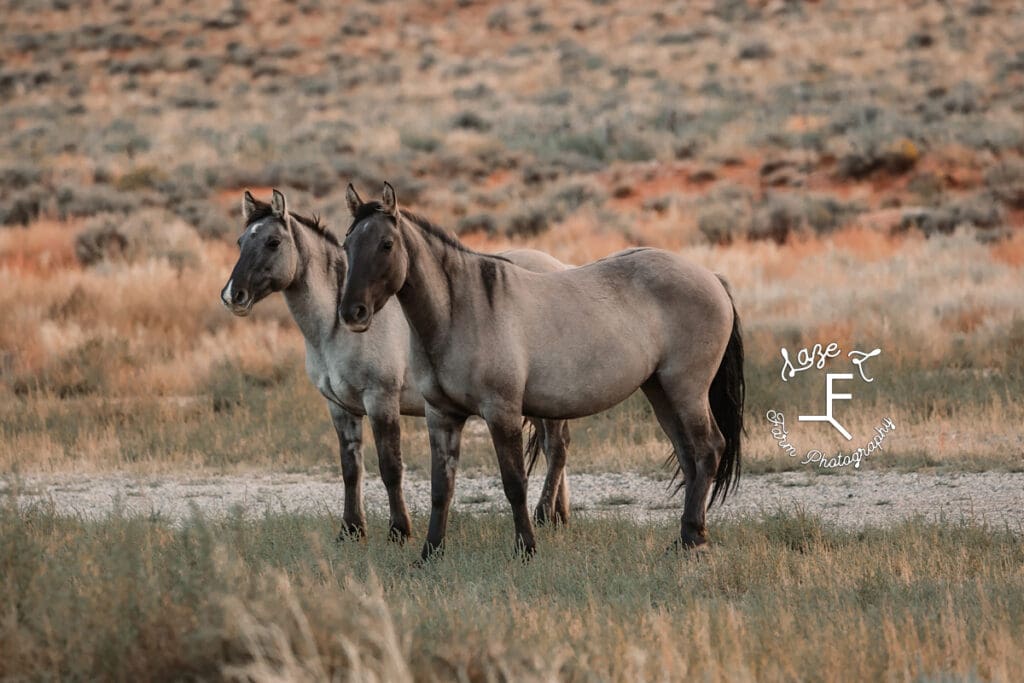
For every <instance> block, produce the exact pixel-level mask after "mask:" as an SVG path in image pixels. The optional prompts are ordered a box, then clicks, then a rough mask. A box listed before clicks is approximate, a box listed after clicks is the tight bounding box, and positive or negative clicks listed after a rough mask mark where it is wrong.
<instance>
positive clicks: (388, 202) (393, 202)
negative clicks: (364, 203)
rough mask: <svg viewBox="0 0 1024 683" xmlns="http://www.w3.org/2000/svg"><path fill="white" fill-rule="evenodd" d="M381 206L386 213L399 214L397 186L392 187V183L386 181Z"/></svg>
mask: <svg viewBox="0 0 1024 683" xmlns="http://www.w3.org/2000/svg"><path fill="white" fill-rule="evenodd" d="M380 206H381V209H383V210H384V212H385V213H388V214H391V215H392V216H398V200H397V199H396V198H395V188H393V187H391V183H388V182H385V183H384V193H383V194H382V195H381V198H380Z"/></svg>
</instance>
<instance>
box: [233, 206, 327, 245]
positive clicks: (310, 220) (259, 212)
mask: <svg viewBox="0 0 1024 683" xmlns="http://www.w3.org/2000/svg"><path fill="white" fill-rule="evenodd" d="M273 215H274V210H273V209H272V208H271V206H270V204H267V203H266V202H261V201H260V200H258V199H255V200H253V210H252V214H250V215H249V221H248V224H247V227H248V225H252V224H253V223H255V222H256V221H261V220H263V219H264V218H267V217H269V216H273ZM288 215H289V216H291V217H292V220H295V221H298V222H299V223H301V224H303V225H305V226H306V227H307V228H309V229H311V230H312V231H313V232H315V233H316V234H318V235H320V236H321V237H323V238H324V239H325V240H327V241H328V242H330V243H331V244H333V245H334V246H336V247H340V246H341V243H340V242H338V238H337V236H336V235H335V234H334V233H333V232H331V231H330V230H328V229H327V226H326V225H324V224H323V223H321V222H320V216H317V215H316V214H314V215H313V216H303V215H302V214H300V213H295V212H294V211H289V212H288Z"/></svg>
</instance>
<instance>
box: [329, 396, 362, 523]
mask: <svg viewBox="0 0 1024 683" xmlns="http://www.w3.org/2000/svg"><path fill="white" fill-rule="evenodd" d="M327 408H328V410H329V411H330V413H331V422H333V423H334V431H335V432H336V433H337V435H338V448H339V452H340V459H341V478H342V480H343V481H344V482H345V504H344V505H345V511H344V513H343V514H342V517H341V520H342V528H341V532H340V533H339V534H338V540H339V541H340V540H344V539H345V538H346V537H349V536H357V537H359V538H362V537H365V536H366V515H365V513H364V512H363V418H362V417H360V416H358V415H353V414H352V413H350V412H348V411H347V410H345V409H344V408H342V407H341V406H338V405H335V404H334V403H328V404H327Z"/></svg>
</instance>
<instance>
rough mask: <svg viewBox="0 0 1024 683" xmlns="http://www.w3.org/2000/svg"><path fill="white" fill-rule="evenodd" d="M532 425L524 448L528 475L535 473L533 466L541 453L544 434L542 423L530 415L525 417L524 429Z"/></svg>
mask: <svg viewBox="0 0 1024 683" xmlns="http://www.w3.org/2000/svg"><path fill="white" fill-rule="evenodd" d="M527 424H529V425H530V431H529V432H528V434H529V436H527V437H526V448H525V449H524V450H523V459H524V460H526V476H530V475H531V474H533V466H534V465H536V464H537V457H538V456H539V455H540V447H541V440H542V439H543V438H544V435H543V434H542V433H541V431H542V430H541V428H540V425H539V424H538V422H537V421H536V420H532V419H530V418H528V417H524V418H523V429H526V425H527Z"/></svg>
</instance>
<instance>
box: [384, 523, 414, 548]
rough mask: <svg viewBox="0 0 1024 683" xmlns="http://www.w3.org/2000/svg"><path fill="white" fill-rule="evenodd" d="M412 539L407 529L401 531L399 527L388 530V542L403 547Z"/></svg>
mask: <svg viewBox="0 0 1024 683" xmlns="http://www.w3.org/2000/svg"><path fill="white" fill-rule="evenodd" d="M411 537H412V534H410V533H409V530H408V529H403V528H402V527H400V526H392V527H391V528H390V529H389V530H388V540H389V541H391V542H392V543H397V544H398V545H405V542H406V541H408V540H409V539H410V538H411Z"/></svg>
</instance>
